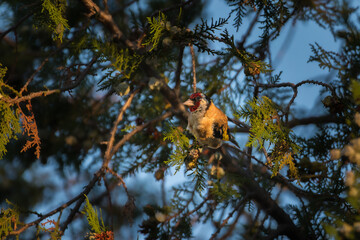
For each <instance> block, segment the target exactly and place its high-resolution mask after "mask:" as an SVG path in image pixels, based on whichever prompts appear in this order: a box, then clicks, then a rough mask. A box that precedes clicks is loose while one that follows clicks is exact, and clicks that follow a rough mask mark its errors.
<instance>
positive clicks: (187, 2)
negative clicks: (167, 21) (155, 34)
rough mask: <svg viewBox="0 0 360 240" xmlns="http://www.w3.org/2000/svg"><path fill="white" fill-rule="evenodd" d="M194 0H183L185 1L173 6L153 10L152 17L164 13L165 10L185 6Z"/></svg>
mask: <svg viewBox="0 0 360 240" xmlns="http://www.w3.org/2000/svg"><path fill="white" fill-rule="evenodd" d="M193 1H194V0H188V1H186V2H183V3H179V4H177V5H174V6H171V7H168V8H163V9H160V10H157V11H155V12H153V13H152V14H151V15H150V17H154V16H156V15H158V14H159V13H160V12H162V13H165V12H168V11H171V10H174V9H177V8H180V7H184V6H186V5H188V4H192V3H193Z"/></svg>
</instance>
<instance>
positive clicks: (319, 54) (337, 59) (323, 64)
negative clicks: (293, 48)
mask: <svg viewBox="0 0 360 240" xmlns="http://www.w3.org/2000/svg"><path fill="white" fill-rule="evenodd" d="M310 46H311V51H312V52H313V54H314V55H313V56H310V58H309V60H308V62H318V63H319V67H320V68H322V69H326V68H327V69H328V70H329V71H330V70H332V69H335V70H340V69H341V55H340V54H338V53H335V52H332V51H326V50H325V49H324V48H322V47H321V46H320V45H319V44H318V43H315V45H313V44H310Z"/></svg>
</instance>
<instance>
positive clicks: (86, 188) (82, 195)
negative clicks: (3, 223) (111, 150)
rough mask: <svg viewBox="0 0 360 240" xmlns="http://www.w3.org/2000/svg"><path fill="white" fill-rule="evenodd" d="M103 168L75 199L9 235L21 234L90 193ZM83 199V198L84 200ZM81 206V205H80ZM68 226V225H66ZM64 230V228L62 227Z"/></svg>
mask: <svg viewBox="0 0 360 240" xmlns="http://www.w3.org/2000/svg"><path fill="white" fill-rule="evenodd" d="M103 172H104V171H103V169H101V170H99V171H98V172H96V173H95V174H94V177H93V179H92V180H91V181H90V183H89V184H88V185H87V186H86V187H85V190H84V191H82V192H81V193H80V194H78V195H77V196H76V197H74V198H73V199H71V200H69V201H68V202H66V203H65V204H63V205H61V206H60V207H58V208H56V209H54V210H52V211H50V212H48V213H46V214H44V215H42V216H41V217H40V218H38V219H36V220H35V221H32V222H30V223H28V224H25V225H24V226H23V227H21V228H20V229H18V230H16V231H12V232H10V233H9V235H19V234H20V233H22V232H23V231H25V230H26V229H28V228H29V227H31V226H34V225H37V224H39V223H40V222H41V221H42V220H44V219H46V218H48V217H50V216H52V215H54V214H56V213H58V212H61V211H62V210H64V209H65V208H67V207H69V206H70V205H72V204H73V203H74V202H76V201H78V200H79V199H81V198H83V199H85V197H84V194H88V193H89V192H90V190H91V189H92V188H93V187H94V185H95V183H96V182H97V181H98V180H99V179H100V177H101V176H102V174H103ZM82 201H83V200H82ZM79 207H80V206H79ZM66 226H67V225H66ZM62 230H63V229H62Z"/></svg>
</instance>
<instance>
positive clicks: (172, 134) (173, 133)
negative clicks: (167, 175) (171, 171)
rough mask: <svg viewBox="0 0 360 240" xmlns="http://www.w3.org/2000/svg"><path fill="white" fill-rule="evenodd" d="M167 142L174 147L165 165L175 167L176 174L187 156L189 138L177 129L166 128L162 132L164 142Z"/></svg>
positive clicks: (169, 126) (172, 127)
mask: <svg viewBox="0 0 360 240" xmlns="http://www.w3.org/2000/svg"><path fill="white" fill-rule="evenodd" d="M166 140H169V141H170V142H171V143H173V144H174V145H175V150H174V151H173V152H172V153H171V155H170V158H169V160H167V161H166V162H165V163H166V164H169V165H170V166H176V172H177V171H179V170H180V168H181V165H182V164H183V163H184V160H185V158H186V157H187V156H188V153H189V148H190V140H189V138H188V137H187V136H186V135H185V134H183V133H182V131H181V130H180V129H179V128H178V127H174V126H171V125H168V126H167V130H166V131H165V132H164V141H166Z"/></svg>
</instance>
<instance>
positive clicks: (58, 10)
mask: <svg viewBox="0 0 360 240" xmlns="http://www.w3.org/2000/svg"><path fill="white" fill-rule="evenodd" d="M42 7H43V8H42V10H41V13H46V14H48V16H47V17H48V19H49V21H48V22H47V27H48V28H49V29H50V30H51V31H52V32H53V39H54V40H60V42H62V39H63V35H64V31H65V29H69V24H68V21H67V20H66V19H65V18H64V17H63V15H64V13H65V10H66V0H55V1H54V0H43V3H42Z"/></svg>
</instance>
